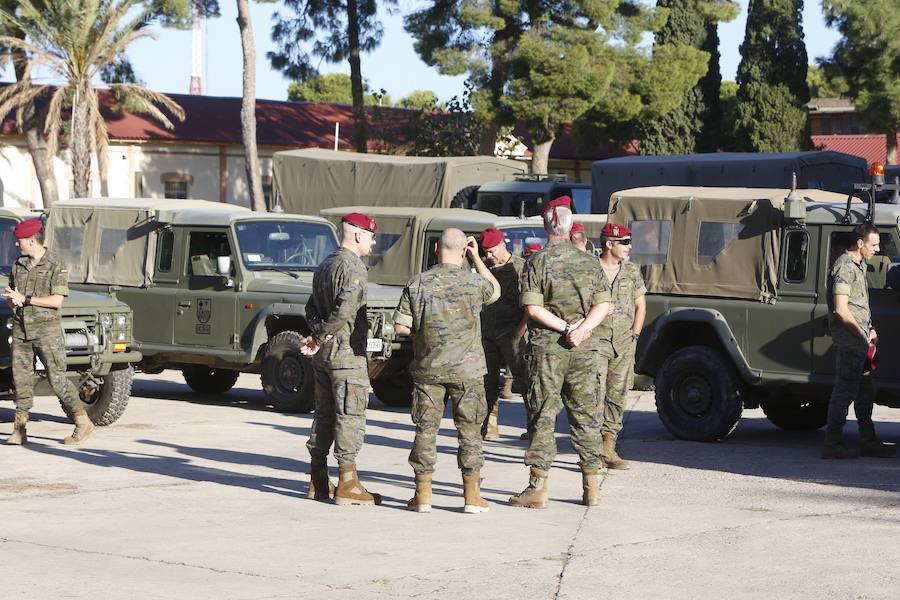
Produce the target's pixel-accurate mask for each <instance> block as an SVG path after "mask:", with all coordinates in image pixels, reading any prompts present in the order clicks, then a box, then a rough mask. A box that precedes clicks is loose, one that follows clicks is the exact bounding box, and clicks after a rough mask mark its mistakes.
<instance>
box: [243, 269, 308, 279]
mask: <svg viewBox="0 0 900 600" xmlns="http://www.w3.org/2000/svg"><path fill="white" fill-rule="evenodd" d="M253 270H254V271H278V272H279V273H284V274H285V275H290V276H291V277H293V278H294V279H300V276H299V275H297V274H296V273H294V272H293V271H288V270H287V269H281V268H279V267H253Z"/></svg>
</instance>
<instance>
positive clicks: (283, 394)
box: [261, 331, 315, 413]
mask: <svg viewBox="0 0 900 600" xmlns="http://www.w3.org/2000/svg"><path fill="white" fill-rule="evenodd" d="M302 343H303V336H301V335H300V334H299V333H297V332H296V331H282V332H281V333H279V334H277V335H275V336H274V337H273V338H272V339H271V340H269V344H268V347H267V348H266V355H265V356H264V357H263V362H262V373H261V374H262V387H263V392H265V394H266V398H268V399H269V401H270V402H271V403H272V405H273V406H274V407H275V409H276V410H279V411H281V412H287V413H297V412H310V411H312V410H313V409H314V408H315V397H314V396H313V389H314V385H313V367H312V361H311V360H310V359H309V358H308V357H306V356H303V354H301V353H300V346H301V344H302Z"/></svg>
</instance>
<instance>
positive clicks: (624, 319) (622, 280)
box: [594, 261, 647, 354]
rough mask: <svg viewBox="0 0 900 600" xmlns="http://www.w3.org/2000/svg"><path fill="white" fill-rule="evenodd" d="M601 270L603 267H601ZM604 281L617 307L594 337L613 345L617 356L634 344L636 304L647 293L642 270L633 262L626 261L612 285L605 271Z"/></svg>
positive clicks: (599, 327)
mask: <svg viewBox="0 0 900 600" xmlns="http://www.w3.org/2000/svg"><path fill="white" fill-rule="evenodd" d="M600 268H601V270H602V269H603V266H602V265H601V267H600ZM603 279H604V281H606V282H607V285H609V286H610V287H611V288H612V302H613V304H614V305H615V307H614V308H613V311H612V313H610V315H609V316H607V317H606V319H604V320H603V322H602V323H601V324H600V325H599V326H598V327H597V330H596V331H595V332H594V335H595V336H597V337H598V338H599V339H601V340H604V341H606V342H609V343H611V344H612V346H613V348H614V349H615V351H616V353H617V354H620V353H622V352H623V351H624V349H625V348H624V347H625V346H627V344H630V343H631V342H632V339H631V333H632V331H633V330H632V326H633V325H634V303H635V301H636V300H637V299H638V298H640V297H641V296H643V295H644V294H646V293H647V288H646V287H645V286H644V278H643V277H642V276H641V268H640V266H638V265H636V264H635V263H633V262H630V261H625V262H623V263H622V267H621V268H620V269H619V274H618V275H616V278H615V280H613V281H612V283H610V282H609V279H608V278H607V276H606V271H603Z"/></svg>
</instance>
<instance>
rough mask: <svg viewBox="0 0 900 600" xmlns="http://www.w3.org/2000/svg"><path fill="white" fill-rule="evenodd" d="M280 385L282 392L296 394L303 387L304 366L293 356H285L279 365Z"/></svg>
mask: <svg viewBox="0 0 900 600" xmlns="http://www.w3.org/2000/svg"><path fill="white" fill-rule="evenodd" d="M278 385H279V387H280V388H281V389H282V390H285V391H289V392H296V391H297V390H299V389H300V388H301V387H302V385H303V365H301V364H300V361H299V360H297V359H296V358H294V357H293V356H285V357H284V358H282V359H281V362H280V363H279V364H278Z"/></svg>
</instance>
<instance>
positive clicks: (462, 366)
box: [394, 229, 500, 513]
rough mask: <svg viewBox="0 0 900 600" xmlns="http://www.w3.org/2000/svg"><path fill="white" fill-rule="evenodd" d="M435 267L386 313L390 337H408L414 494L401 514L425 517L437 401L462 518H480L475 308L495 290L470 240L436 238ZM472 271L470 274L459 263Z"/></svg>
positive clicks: (447, 234) (480, 358)
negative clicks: (450, 435)
mask: <svg viewBox="0 0 900 600" xmlns="http://www.w3.org/2000/svg"><path fill="white" fill-rule="evenodd" d="M437 254H438V258H439V264H437V265H435V266H434V267H432V268H431V269H429V270H428V271H425V272H424V273H421V274H419V275H416V276H415V277H413V278H412V279H410V281H409V283H407V284H406V287H405V288H404V290H403V295H402V296H401V297H400V303H399V304H398V305H397V310H396V311H395V312H394V330H395V331H396V332H397V333H398V334H400V335H412V338H413V360H412V363H411V364H410V373H411V374H412V378H413V386H414V389H413V406H412V420H413V423H415V425H416V437H415V440H414V441H413V447H412V451H411V452H410V453H409V464H410V465H412V468H413V471H414V472H415V476H416V493H415V496H413V497H412V498H411V499H410V500H409V502H408V508H409V509H410V510H413V511H416V512H429V511H430V510H431V480H432V475H433V473H434V465H435V462H436V460H437V456H436V453H437V448H436V444H437V433H438V428H439V427H440V424H441V415H443V413H444V399H445V397H449V399H450V402H451V403H452V406H453V422H454V423H455V425H456V429H457V430H458V432H459V450H458V453H457V464H458V465H459V468H460V470H461V471H462V477H463V494H464V498H465V500H464V502H465V504H464V507H463V510H464V511H465V512H467V513H480V512H487V510H488V503H487V502H485V501H484V500H483V499H482V498H481V491H480V485H481V466H482V465H483V464H484V458H483V456H482V449H481V425H482V423H484V419H485V417H487V402H486V400H485V393H484V374H485V371H486V369H485V359H484V350H483V349H482V347H481V320H480V318H479V315H480V314H481V310H482V307H483V306H484V305H486V304H491V303H493V302H495V301H496V300H497V298H499V297H500V285H499V284H498V283H497V280H496V278H495V277H494V276H493V275H492V274H491V271H490V270H489V269H488V268H487V266H485V264H484V263H483V262H482V260H481V257H480V256H479V255H478V243H477V242H476V241H475V238H468V239H466V236H465V234H464V233H463V232H462V231H460V230H458V229H447V230H445V231H444V232H443V234H442V235H441V239H440V242H439V243H438V248H437ZM467 255H468V257H469V259H471V261H472V262H473V264H474V265H475V269H476V271H477V273H472V272H471V271H470V270H469V268H468V265H467V264H466V256H467Z"/></svg>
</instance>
